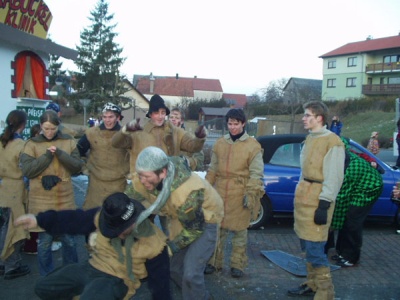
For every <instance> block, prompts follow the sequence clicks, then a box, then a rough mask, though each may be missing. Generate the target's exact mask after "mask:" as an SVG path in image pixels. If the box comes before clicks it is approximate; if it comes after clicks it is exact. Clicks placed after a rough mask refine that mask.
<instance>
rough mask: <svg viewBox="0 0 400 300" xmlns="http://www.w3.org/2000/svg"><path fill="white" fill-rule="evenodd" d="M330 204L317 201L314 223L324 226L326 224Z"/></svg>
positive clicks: (324, 201)
mask: <svg viewBox="0 0 400 300" xmlns="http://www.w3.org/2000/svg"><path fill="white" fill-rule="evenodd" d="M329 206H331V203H330V202H329V201H326V200H321V199H320V200H319V204H318V208H317V209H316V210H315V215H314V223H315V224H317V225H325V224H326V223H327V222H328V209H329Z"/></svg>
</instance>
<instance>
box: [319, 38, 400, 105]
mask: <svg viewBox="0 0 400 300" xmlns="http://www.w3.org/2000/svg"><path fill="white" fill-rule="evenodd" d="M320 58H322V59H323V84H322V95H321V96H322V100H345V99H356V98H360V97H366V96H390V95H393V96H398V95H399V94H400V34H399V35H397V36H390V37H385V38H378V39H372V38H371V37H368V38H367V39H366V40H365V41H360V42H354V43H348V44H346V45H344V46H342V47H339V48H337V49H335V50H332V51H330V52H328V53H326V54H324V55H321V56H320Z"/></svg>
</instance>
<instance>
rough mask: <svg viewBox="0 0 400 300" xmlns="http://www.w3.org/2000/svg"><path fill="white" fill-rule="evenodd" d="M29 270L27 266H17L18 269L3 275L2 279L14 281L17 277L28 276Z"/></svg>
mask: <svg viewBox="0 0 400 300" xmlns="http://www.w3.org/2000/svg"><path fill="white" fill-rule="evenodd" d="M30 272H31V270H30V269H29V267H28V266H19V267H18V268H16V269H14V270H11V271H8V272H6V273H5V274H4V279H6V280H7V279H15V278H17V277H21V276H24V275H26V274H29V273H30Z"/></svg>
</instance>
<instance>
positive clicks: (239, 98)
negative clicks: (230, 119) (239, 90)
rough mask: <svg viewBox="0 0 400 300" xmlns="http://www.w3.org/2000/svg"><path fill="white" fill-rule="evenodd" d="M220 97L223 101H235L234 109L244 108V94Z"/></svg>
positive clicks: (245, 99) (245, 101) (245, 98)
mask: <svg viewBox="0 0 400 300" xmlns="http://www.w3.org/2000/svg"><path fill="white" fill-rule="evenodd" d="M222 97H223V98H224V99H225V101H229V100H233V101H235V105H234V106H233V107H234V108H244V107H245V106H246V103H247V97H246V95H245V94H225V93H224V94H223V95H222Z"/></svg>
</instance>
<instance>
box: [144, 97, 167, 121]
mask: <svg viewBox="0 0 400 300" xmlns="http://www.w3.org/2000/svg"><path fill="white" fill-rule="evenodd" d="M160 108H164V109H165V111H166V112H167V116H168V115H169V108H168V107H166V106H165V102H164V99H163V98H161V96H160V95H158V94H154V95H153V97H151V99H150V107H149V112H148V113H147V114H146V117H148V118H150V114H151V113H152V112H155V111H158V110H159V109H160Z"/></svg>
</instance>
